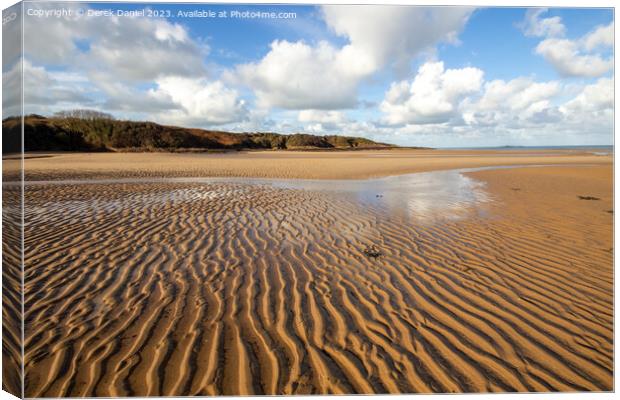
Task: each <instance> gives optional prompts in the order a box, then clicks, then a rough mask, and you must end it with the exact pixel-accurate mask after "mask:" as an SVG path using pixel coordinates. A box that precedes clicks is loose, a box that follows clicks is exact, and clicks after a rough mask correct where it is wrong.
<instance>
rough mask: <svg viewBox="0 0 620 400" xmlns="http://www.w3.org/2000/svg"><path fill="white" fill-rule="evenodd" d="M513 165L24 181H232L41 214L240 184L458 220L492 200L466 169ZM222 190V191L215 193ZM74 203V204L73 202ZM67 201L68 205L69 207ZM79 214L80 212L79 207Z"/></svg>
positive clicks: (193, 196) (207, 195) (181, 196)
mask: <svg viewBox="0 0 620 400" xmlns="http://www.w3.org/2000/svg"><path fill="white" fill-rule="evenodd" d="M497 168H514V166H513V167H485V168H469V169H458V170H447V171H432V172H421V173H413V174H405V175H398V176H390V177H382V178H373V179H359V180H306V179H264V178H128V179H105V180H103V179H102V180H66V181H28V182H26V185H27V186H30V187H34V186H40V185H59V184H60V185H83V184H87V185H107V184H132V183H135V184H145V183H147V184H148V183H157V184H165V183H190V184H192V183H195V184H200V185H209V184H216V183H218V184H227V186H228V184H232V185H235V186H236V187H235V188H234V190H232V192H231V190H230V187H228V188H221V187H217V186H206V187H205V186H201V187H195V188H184V189H178V188H175V189H171V190H170V191H165V190H163V191H156V192H144V193H140V191H137V192H136V193H132V194H131V195H129V196H127V197H126V198H123V199H122V200H120V201H119V200H118V199H116V200H111V199H110V200H105V199H97V200H96V201H93V200H92V199H89V200H86V201H84V200H77V199H76V200H74V202H77V203H80V204H73V205H71V204H67V202H66V201H65V202H62V204H49V203H48V204H45V205H44V207H41V208H37V207H30V209H29V210H28V211H29V213H31V215H32V214H39V215H41V214H44V213H45V212H46V211H49V207H52V208H58V207H65V208H69V209H71V210H73V211H76V210H78V211H79V210H80V209H81V210H82V211H86V210H87V209H88V210H89V211H93V210H92V209H93V208H97V211H98V212H106V211H112V210H118V209H119V208H123V207H128V206H129V205H130V204H128V203H132V204H135V203H136V202H137V203H140V204H143V205H145V206H148V205H154V204H161V203H165V202H171V203H175V202H180V201H182V202H185V201H197V200H204V199H211V200H218V199H223V198H224V197H227V196H230V195H231V193H233V194H234V193H237V194H239V193H240V192H243V190H244V187H246V188H247V187H248V185H250V186H252V187H253V186H256V185H263V186H270V187H273V188H281V189H292V190H309V191H316V192H324V193H330V194H334V195H338V196H346V197H347V198H349V199H351V200H354V201H355V202H358V203H361V204H362V205H368V206H372V207H373V208H376V209H379V210H384V211H386V212H388V213H390V214H393V215H401V216H402V215H404V216H406V217H408V218H413V219H416V220H429V219H436V218H443V219H446V218H447V219H458V218H463V217H467V216H470V215H471V214H472V213H476V214H479V213H480V212H481V211H482V210H481V207H480V206H481V205H483V204H484V203H486V202H488V201H490V200H491V198H490V196H489V194H488V193H487V192H486V191H485V184H484V182H481V181H477V180H475V179H473V178H471V177H469V176H467V175H465V173H466V172H474V171H480V170H484V169H497ZM219 191H221V192H222V193H218V192H219ZM107 202H109V204H108V203H107ZM76 205H77V207H76ZM67 206H70V207H67ZM78 213H79V212H78Z"/></svg>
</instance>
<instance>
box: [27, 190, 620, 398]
mask: <svg viewBox="0 0 620 400" xmlns="http://www.w3.org/2000/svg"><path fill="white" fill-rule="evenodd" d="M26 196H27V208H26V222H27V225H26V238H27V242H26V246H25V251H26V268H25V279H26V288H25V289H26V304H25V310H26V315H25V324H26V333H25V348H26V351H25V363H26V365H25V370H26V379H25V380H26V396H28V397H44V396H45V397H49V396H54V397H56V396H155V395H160V396H161V395H218V394H225V395H233V394H234V395H237V394H302V393H403V392H486V391H558V390H562V391H571V390H610V389H611V387H612V365H613V363H612V361H613V359H612V351H613V343H612V337H613V332H612V326H613V313H612V298H611V297H612V296H611V294H610V293H612V290H611V288H612V285H613V282H612V268H611V265H612V258H611V257H612V255H611V253H610V252H608V251H602V250H601V249H600V248H597V247H579V246H576V245H575V243H576V242H575V241H576V240H581V239H580V238H578V237H571V236H566V237H556V236H553V232H552V227H550V226H549V225H546V224H544V223H542V222H541V224H540V225H527V226H523V225H521V226H518V227H517V228H514V223H513V222H514V221H512V222H511V221H507V220H506V219H505V218H504V219H503V218H492V217H484V218H483V217H480V216H476V217H472V219H469V220H460V221H437V222H436V223H434V224H428V225H424V226H420V225H417V224H413V223H410V221H407V220H405V219H403V217H399V216H396V215H391V214H389V213H387V212H386V211H385V210H382V209H381V208H379V207H376V208H375V207H371V206H368V207H364V208H362V207H361V206H360V204H359V203H356V202H355V201H353V200H350V199H347V198H346V197H339V196H334V195H329V194H319V193H315V192H312V191H306V190H292V189H278V188H273V187H268V186H264V187H263V186H256V185H240V184H226V183H214V184H182V183H174V184H161V183H160V184H106V185H96V184H93V185H75V186H71V185H54V186H36V187H30V188H28V189H27V193H26ZM515 229H516V230H515ZM371 245H375V246H377V247H378V248H379V249H381V252H382V255H381V256H380V257H377V258H369V257H368V256H367V255H365V254H364V250H365V249H366V248H367V247H368V246H371Z"/></svg>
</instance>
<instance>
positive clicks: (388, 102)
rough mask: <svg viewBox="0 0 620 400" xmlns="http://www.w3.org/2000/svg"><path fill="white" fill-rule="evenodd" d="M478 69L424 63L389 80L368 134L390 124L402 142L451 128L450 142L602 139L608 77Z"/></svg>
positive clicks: (607, 117)
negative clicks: (569, 79)
mask: <svg viewBox="0 0 620 400" xmlns="http://www.w3.org/2000/svg"><path fill="white" fill-rule="evenodd" d="M482 77H483V72H482V71H481V70H479V69H477V68H463V69H454V70H445V69H444V67H443V64H442V63H441V62H436V63H426V64H424V65H423V66H422V67H420V69H419V70H418V73H417V74H416V76H415V77H414V78H413V79H412V80H411V81H407V80H405V81H401V82H395V83H393V84H392V85H391V87H390V89H389V90H388V91H387V92H386V93H385V96H384V101H383V102H382V104H381V111H383V113H384V118H383V122H385V123H387V125H385V126H381V125H380V124H374V125H373V126H372V129H371V130H370V131H371V132H372V133H371V135H372V136H374V137H384V138H385V136H386V135H389V132H391V135H392V138H393V139H392V140H393V141H397V142H398V141H400V142H403V143H406V142H407V140H409V141H415V142H416V143H423V141H424V140H427V139H428V140H437V138H439V137H441V136H445V135H450V138H451V139H450V140H451V141H454V143H455V144H456V143H467V142H468V141H471V142H470V143H478V144H486V145H501V144H506V143H511V142H514V141H515V140H517V141H519V142H521V143H528V142H531V143H536V141H537V140H538V139H537V137H538V136H539V135H544V136H545V138H546V140H548V141H550V143H554V142H556V143H557V140H559V139H560V138H561V139H562V140H564V138H568V137H570V140H571V141H572V142H573V143H576V144H583V143H587V142H589V141H590V140H592V139H591V138H598V139H596V140H603V141H605V140H608V137H609V135H610V134H611V133H612V132H613V101H614V98H613V79H611V78H600V79H599V80H597V81H596V82H595V83H592V84H583V85H577V84H570V85H569V84H563V83H562V82H561V81H543V82H540V81H536V80H534V79H533V78H531V77H517V78H515V79H512V80H501V79H495V80H491V81H486V82H485V81H483V79H482ZM455 82H456V83H457V84H454V83H455ZM567 99H568V100H567ZM554 137H555V138H556V139H553V138H554ZM580 137H581V138H582V139H580ZM403 138H408V139H403ZM485 138H486V140H487V142H486V143H484V140H485ZM384 140H385V141H388V142H389V141H390V139H389V137H388V139H384ZM440 142H441V140H440ZM470 145H471V144H470Z"/></svg>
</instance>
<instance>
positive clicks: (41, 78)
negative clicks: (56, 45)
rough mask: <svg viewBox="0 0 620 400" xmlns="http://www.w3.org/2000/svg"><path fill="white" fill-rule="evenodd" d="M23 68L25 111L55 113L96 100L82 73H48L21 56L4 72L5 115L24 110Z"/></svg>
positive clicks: (3, 97) (28, 112)
mask: <svg viewBox="0 0 620 400" xmlns="http://www.w3.org/2000/svg"><path fill="white" fill-rule="evenodd" d="M22 68H23V78H24V79H23V82H24V110H23V112H24V113H25V114H32V113H44V112H54V111H58V110H60V109H61V108H63V107H65V108H75V107H84V106H85V105H89V104H92V103H93V100H92V99H91V98H90V97H89V96H88V94H90V93H89V91H88V85H85V82H87V80H86V79H85V77H84V76H81V75H79V74H72V75H67V74H63V73H59V72H48V71H46V70H45V68H43V67H39V66H35V65H33V64H32V63H31V62H30V61H29V60H27V59H22V60H21V62H16V63H15V64H14V65H13V67H12V68H11V69H10V70H8V71H6V72H4V73H3V74H2V84H3V96H2V108H3V113H4V114H5V116H11V115H18V114H19V113H21V101H22V99H21V96H22V88H21V81H22V79H21V78H22Z"/></svg>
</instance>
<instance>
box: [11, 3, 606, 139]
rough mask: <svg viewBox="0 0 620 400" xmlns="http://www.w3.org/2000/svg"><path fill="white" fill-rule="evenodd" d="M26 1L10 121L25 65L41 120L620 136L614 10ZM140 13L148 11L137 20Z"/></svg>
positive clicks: (398, 134) (408, 133)
mask: <svg viewBox="0 0 620 400" xmlns="http://www.w3.org/2000/svg"><path fill="white" fill-rule="evenodd" d="M145 8H146V10H145ZM25 10H26V15H25V17H24V25H25V26H24V32H25V37H24V53H23V58H19V59H15V58H11V57H4V62H3V81H4V82H5V83H4V85H5V92H8V93H5V95H4V96H3V97H4V98H5V101H3V109H4V114H5V117H6V116H7V115H10V113H11V112H14V111H15V110H13V109H11V104H17V102H15V101H13V100H14V99H15V98H17V94H16V93H15V94H14V95H13V96H11V93H10V90H11V88H12V86H11V85H10V82H11V79H15V77H16V76H17V75H18V74H19V72H20V69H19V63H18V62H17V61H18V60H23V67H24V85H25V95H24V96H25V105H24V107H25V109H24V111H25V113H26V114H30V113H37V114H43V115H51V114H53V113H54V112H57V111H60V110H67V109H74V108H87V109H95V110H101V111H104V112H107V113H110V114H112V115H114V116H115V117H116V118H118V119H131V120H150V121H155V122H158V123H162V124H174V125H181V126H186V127H197V128H207V129H217V130H228V131H235V132H255V131H269V132H279V133H293V132H305V133H313V134H320V135H323V134H341V135H347V136H363V137H367V138H370V139H373V140H377V141H381V142H387V143H393V144H398V145H409V146H431V147H480V146H504V145H515V146H516V145H519V146H527V145H531V146H545V145H594V144H600V145H607V144H611V143H612V142H613V111H614V110H613V104H614V95H613V79H614V72H613V62H614V58H613V31H614V26H613V11H612V10H611V9H604V8H597V9H584V8H551V9H544V8H509V7H507V8H463V7H414V6H354V5H348V6H327V5H324V6H307V5H303V6H294V5H288V6H282V5H281V6H277V5H271V6H256V5H219V6H217V5H208V4H205V5H196V4H193V5H181V4H174V3H173V4H157V5H151V6H148V5H147V6H145V4H133V5H132V4H126V3H124V4H120V3H119V4H114V3H93V4H88V3H46V4H41V3H29V4H28V3H27V4H26V7H25ZM140 10H145V11H144V13H145V15H144V16H142V15H127V14H125V12H127V11H140ZM61 11H62V12H63V13H64V14H63V15H60V14H58V13H60V12H61ZM106 11H107V12H106ZM196 11H201V12H202V13H203V14H202V15H201V16H200V17H199V16H197V15H196ZM69 12H70V15H66V14H67V13H69ZM192 12H194V14H192ZM209 12H211V16H208V15H209ZM224 12H225V14H224ZM243 12H251V13H256V12H263V13H270V14H269V17H266V14H261V17H260V18H259V17H257V14H253V15H247V13H246V14H243ZM119 14H122V15H119ZM129 14H131V13H129ZM239 14H241V15H239ZM3 29H7V28H6V27H3ZM5 37H6V33H5ZM5 47H6V44H5ZM12 101H13V102H12Z"/></svg>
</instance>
